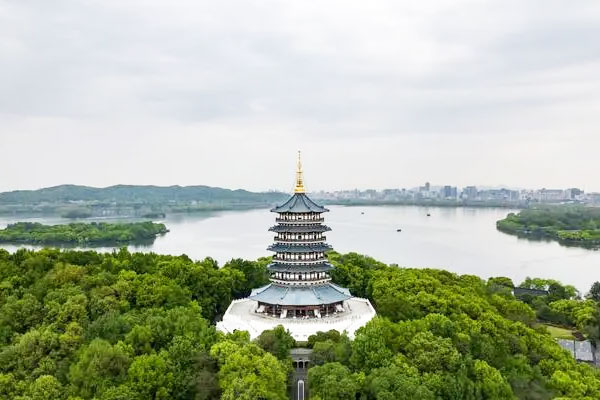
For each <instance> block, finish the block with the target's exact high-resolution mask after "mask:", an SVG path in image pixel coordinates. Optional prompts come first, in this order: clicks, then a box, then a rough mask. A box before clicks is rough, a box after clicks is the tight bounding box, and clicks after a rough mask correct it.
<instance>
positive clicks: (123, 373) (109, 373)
mask: <svg viewBox="0 0 600 400" xmlns="http://www.w3.org/2000/svg"><path fill="white" fill-rule="evenodd" d="M129 364H130V355H129V353H128V351H127V350H126V349H125V347H124V346H123V344H122V343H118V344H116V345H114V346H113V345H111V344H110V343H108V342H107V341H105V340H102V339H94V340H93V341H92V342H91V343H90V344H89V345H87V346H85V347H84V348H82V350H81V352H80V354H79V356H78V359H77V362H75V363H74V364H73V365H72V366H71V369H70V371H69V380H70V382H71V384H72V385H73V387H74V389H75V392H76V393H77V394H79V395H81V396H82V397H84V398H91V397H94V396H97V395H101V394H102V392H104V391H105V390H106V389H108V388H109V387H111V386H116V385H119V384H121V383H123V382H124V381H125V379H126V378H127V369H128V368H129Z"/></svg>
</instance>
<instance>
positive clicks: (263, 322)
mask: <svg viewBox="0 0 600 400" xmlns="http://www.w3.org/2000/svg"><path fill="white" fill-rule="evenodd" d="M257 308H258V303H257V302H256V301H254V300H250V299H240V300H234V301H233V302H232V303H231V304H230V305H229V307H228V308H227V311H226V312H225V315H223V320H222V321H219V322H217V329H218V330H220V331H221V332H225V333H232V332H233V331H235V330H241V331H248V332H249V333H250V338H251V339H254V338H256V337H257V336H259V335H260V334H261V333H262V332H263V331H265V330H269V329H273V328H275V327H276V326H277V325H283V327H284V328H285V329H287V330H288V331H289V332H290V334H291V335H292V336H293V337H294V339H296V340H298V341H306V340H308V337H309V336H310V335H313V334H315V333H317V332H319V331H323V332H325V331H329V330H331V329H335V330H337V331H339V332H340V333H342V332H346V333H347V334H348V336H349V337H350V338H351V339H354V334H355V332H356V330H357V329H358V328H360V327H362V326H364V325H366V324H367V322H369V321H370V320H371V319H373V317H375V315H376V313H375V309H374V308H373V306H372V305H371V302H370V301H369V300H368V299H362V298H359V297H352V298H350V299H348V300H346V301H345V302H344V309H345V311H344V312H340V313H337V314H335V315H330V316H327V317H325V316H323V317H322V318H310V319H294V318H277V317H272V316H269V315H265V314H261V313H257V312H256V309H257Z"/></svg>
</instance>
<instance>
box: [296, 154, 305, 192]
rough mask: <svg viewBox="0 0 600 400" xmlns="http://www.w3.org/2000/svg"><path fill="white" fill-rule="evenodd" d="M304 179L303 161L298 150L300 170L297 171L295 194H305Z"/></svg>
mask: <svg viewBox="0 0 600 400" xmlns="http://www.w3.org/2000/svg"><path fill="white" fill-rule="evenodd" d="M304 192H305V190H304V178H302V161H301V160H300V150H298V168H297V169H296V187H295V188H294V193H304Z"/></svg>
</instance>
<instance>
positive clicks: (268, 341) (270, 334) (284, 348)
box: [255, 325, 296, 360]
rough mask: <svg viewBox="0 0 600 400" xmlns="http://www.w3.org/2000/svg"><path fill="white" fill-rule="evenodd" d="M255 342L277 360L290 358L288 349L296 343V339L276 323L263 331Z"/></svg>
mask: <svg viewBox="0 0 600 400" xmlns="http://www.w3.org/2000/svg"><path fill="white" fill-rule="evenodd" d="M255 342H256V344H257V345H259V346H260V347H261V348H262V349H263V350H266V351H268V352H269V353H271V354H273V355H274V356H275V357H277V358H278V359H279V360H287V359H288V358H290V349H291V348H292V347H294V346H295V345H296V341H295V340H294V338H293V337H292V335H290V333H289V331H287V330H286V329H285V328H284V327H283V326H281V325H278V326H276V327H275V328H273V329H271V330H266V331H263V332H262V333H261V334H260V335H259V336H258V337H257V338H256V339H255Z"/></svg>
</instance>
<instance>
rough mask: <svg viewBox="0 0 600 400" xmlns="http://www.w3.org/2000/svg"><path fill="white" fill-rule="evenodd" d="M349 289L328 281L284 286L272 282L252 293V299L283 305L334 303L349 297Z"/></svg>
mask: <svg viewBox="0 0 600 400" xmlns="http://www.w3.org/2000/svg"><path fill="white" fill-rule="evenodd" d="M350 297H352V296H350V291H349V290H348V289H345V288H342V287H339V286H337V285H334V284H333V283H326V284H323V285H312V286H282V285H277V284H275V283H270V284H268V285H266V286H263V287H261V288H258V289H253V290H252V293H251V294H250V298H251V299H252V300H256V301H260V302H262V303H267V304H278V305H282V306H313V305H319V304H332V303H337V302H341V301H344V300H347V299H349V298H350Z"/></svg>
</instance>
